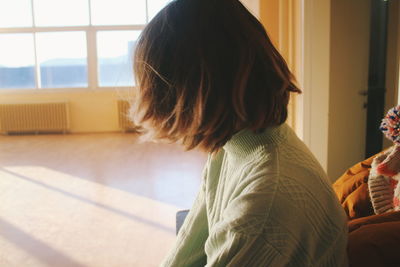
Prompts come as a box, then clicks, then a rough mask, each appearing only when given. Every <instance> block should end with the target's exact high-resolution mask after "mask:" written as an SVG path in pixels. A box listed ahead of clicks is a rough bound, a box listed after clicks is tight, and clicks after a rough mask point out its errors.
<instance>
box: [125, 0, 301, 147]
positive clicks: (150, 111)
mask: <svg viewBox="0 0 400 267" xmlns="http://www.w3.org/2000/svg"><path fill="white" fill-rule="evenodd" d="M134 71H135V75H136V81H137V85H138V90H137V93H136V98H135V101H134V103H133V105H132V108H131V114H132V119H133V121H134V123H135V124H137V125H140V126H142V127H143V129H144V131H145V132H147V133H148V134H150V135H151V136H152V139H156V140H157V139H165V140H168V141H171V142H181V143H182V144H183V145H184V146H185V148H186V149H193V148H195V147H199V148H201V149H203V150H206V151H209V152H212V151H216V150H218V149H219V148H221V147H222V146H223V145H225V143H226V142H227V141H228V140H229V139H230V138H231V137H232V136H233V135H234V134H235V133H236V132H237V131H239V130H241V129H244V128H248V129H252V130H254V131H262V130H263V129H265V128H267V127H269V126H274V125H280V124H282V123H284V122H285V121H286V118H287V105H288V102H289V96H290V92H298V93H300V92H301V91H300V90H299V89H298V88H297V87H296V85H295V83H294V77H293V75H292V74H291V72H290V71H289V69H288V67H287V64H286V62H285V60H284V59H283V58H282V56H281V55H280V54H279V52H278V51H277V50H276V49H275V47H274V45H273V44H272V42H271V40H270V39H269V37H268V35H267V33H266V31H265V29H264V28H263V26H262V25H261V23H260V22H259V21H258V20H257V19H256V18H255V17H254V16H253V15H251V13H250V12H249V11H248V10H247V9H246V8H245V7H244V6H243V5H242V4H241V3H240V2H239V1H238V0H175V1H173V2H171V3H170V4H169V5H168V6H166V7H165V8H164V9H163V10H162V11H160V12H159V13H158V14H157V16H156V17H155V18H154V19H153V20H152V21H151V22H150V23H149V24H148V25H147V26H146V28H145V29H144V30H143V32H142V34H141V36H140V38H139V40H138V43H137V47H136V51H135V57H134Z"/></svg>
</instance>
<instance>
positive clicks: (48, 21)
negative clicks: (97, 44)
mask: <svg viewBox="0 0 400 267" xmlns="http://www.w3.org/2000/svg"><path fill="white" fill-rule="evenodd" d="M33 3H34V12H35V24H36V26H77V25H88V24H89V3H88V0H57V1H55V0H34V2H33Z"/></svg>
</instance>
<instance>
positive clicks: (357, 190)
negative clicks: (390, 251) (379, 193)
mask: <svg viewBox="0 0 400 267" xmlns="http://www.w3.org/2000/svg"><path fill="white" fill-rule="evenodd" d="M376 156H377V155H374V156H372V157H370V158H369V159H366V160H364V161H362V162H359V163H357V164H356V165H354V166H353V167H351V168H350V169H348V170H347V171H346V172H345V173H344V174H343V175H342V176H341V177H340V178H339V179H338V180H337V181H336V182H335V183H334V184H333V189H334V190H335V192H336V195H337V196H338V198H339V201H340V203H341V204H342V207H343V208H344V210H345V211H346V213H347V216H348V218H349V220H352V219H356V218H360V217H365V216H370V215H373V214H374V210H373V208H372V204H371V200H370V197H369V192H368V176H369V170H370V169H371V163H372V160H373V159H374V158H375V157H376Z"/></svg>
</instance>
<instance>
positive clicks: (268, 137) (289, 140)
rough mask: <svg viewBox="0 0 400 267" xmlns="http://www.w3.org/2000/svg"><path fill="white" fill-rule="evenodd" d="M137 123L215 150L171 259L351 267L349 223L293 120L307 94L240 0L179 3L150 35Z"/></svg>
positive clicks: (138, 62) (142, 48)
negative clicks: (291, 108) (296, 97)
mask: <svg viewBox="0 0 400 267" xmlns="http://www.w3.org/2000/svg"><path fill="white" fill-rule="evenodd" d="M134 67H135V68H134V69H135V74H136V78H137V84H138V91H137V97H136V101H135V103H133V105H132V118H133V121H134V122H135V123H136V124H138V125H141V126H142V127H143V130H144V134H145V136H147V137H148V138H151V139H152V140H166V141H169V142H178V143H180V144H182V145H183V146H184V147H185V148H187V149H202V150H205V151H207V152H209V153H210V154H209V158H208V161H207V164H206V167H205V170H204V176H203V183H202V187H201V190H200V192H199V194H198V196H197V199H196V201H195V203H194V205H193V207H192V208H191V211H190V213H189V215H188V217H187V218H186V221H185V223H184V225H183V226H182V228H181V230H180V232H179V234H178V237H177V242H176V244H175V247H174V248H173V249H172V251H171V252H170V254H169V255H168V257H167V258H166V260H165V261H164V262H163V264H162V266H177V267H178V266H179V267H185V266H205V265H207V266H274V267H275V266H296V267H299V266H346V265H347V263H346V262H347V260H346V242H347V226H346V217H345V214H344V211H343V210H342V208H341V207H340V205H339V203H338V201H337V199H336V196H335V195H334V193H333V191H332V189H331V185H330V183H329V182H328V180H327V178H326V175H325V173H324V171H323V170H322V168H321V167H320V165H319V164H318V162H317V160H316V159H315V158H314V157H313V156H312V154H311V152H310V151H309V150H308V149H307V148H306V146H305V145H304V144H303V143H302V142H301V141H300V140H299V139H298V138H297V136H296V135H295V134H294V132H293V131H292V130H291V129H290V128H289V127H288V126H287V125H286V124H285V123H284V122H285V120H286V118H287V104H288V101H289V95H290V93H291V92H296V93H299V92H300V90H299V89H298V88H297V87H296V85H295V84H294V78H293V75H292V74H291V73H290V71H289V69H288V67H287V65H286V63H285V61H284V59H283V58H282V56H281V55H280V54H279V53H278V51H277V50H276V49H275V48H274V46H273V45H272V43H271V41H270V39H269V38H268V36H267V33H266V32H265V30H264V28H263V27H262V25H261V24H260V23H259V22H258V21H257V19H256V18H254V17H253V16H252V15H251V14H250V13H249V12H248V11H247V10H246V8H245V7H244V6H243V5H242V4H241V3H240V2H239V1H238V0H175V1H172V2H171V3H170V4H169V5H168V6H167V7H165V8H164V9H163V10H162V11H161V12H160V13H159V14H158V15H157V16H156V17H155V18H154V19H153V20H152V21H151V22H150V23H149V25H148V26H147V27H146V28H145V30H144V31H143V33H142V35H141V37H140V38H139V41H138V44H137V48H136V53H135V59H134Z"/></svg>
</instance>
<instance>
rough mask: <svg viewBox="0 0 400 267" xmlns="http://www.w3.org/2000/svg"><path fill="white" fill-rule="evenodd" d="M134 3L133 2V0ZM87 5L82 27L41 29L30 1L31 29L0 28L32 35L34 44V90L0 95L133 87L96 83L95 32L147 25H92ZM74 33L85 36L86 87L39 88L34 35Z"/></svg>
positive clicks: (4, 30) (9, 90)
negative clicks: (83, 33) (85, 18)
mask: <svg viewBox="0 0 400 267" xmlns="http://www.w3.org/2000/svg"><path fill="white" fill-rule="evenodd" d="M133 1H134V0H133ZM145 3H146V9H145V12H146V23H148V22H149V9H148V0H145ZM88 5H89V25H84V26H49V27H41V26H36V25H35V18H34V16H35V14H34V5H33V0H31V6H32V27H15V28H11V27H10V28H0V34H5V33H11V34H12V33H31V34H33V42H34V53H35V54H34V55H35V86H36V87H35V88H2V89H0V93H3V92H12V93H14V92H27V91H28V92H29V91H33V92H37V91H52V92H53V91H70V90H74V91H76V90H78V91H79V90H83V91H88V90H99V89H100V90H110V89H126V88H132V87H134V86H112V87H111V86H101V87H100V86H99V81H98V65H97V63H98V62H97V32H99V31H124V30H125V31H128V30H131V31H132V30H134V31H141V30H143V29H144V28H145V27H146V25H147V24H132V25H100V26H97V25H92V24H91V21H92V11H91V6H90V5H91V1H90V0H89V1H88ZM74 31H82V32H85V34H86V47H87V69H88V72H87V81H88V86H87V87H61V88H47V87H46V88H40V87H39V84H40V77H41V76H40V65H39V64H38V59H37V49H36V33H41V32H74Z"/></svg>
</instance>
